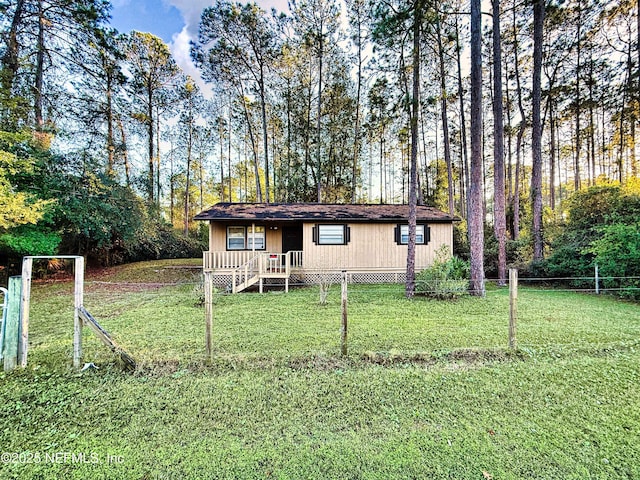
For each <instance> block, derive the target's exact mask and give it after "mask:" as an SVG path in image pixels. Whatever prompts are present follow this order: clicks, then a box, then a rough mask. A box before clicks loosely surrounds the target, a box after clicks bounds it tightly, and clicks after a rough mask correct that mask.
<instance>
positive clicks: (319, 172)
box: [316, 23, 324, 203]
mask: <svg viewBox="0 0 640 480" xmlns="http://www.w3.org/2000/svg"><path fill="white" fill-rule="evenodd" d="M322 35H323V28H322V23H321V24H320V38H319V53H318V125H317V133H316V135H317V141H318V145H316V149H317V152H316V155H317V156H318V158H317V159H316V165H317V166H316V170H317V178H316V191H317V192H316V193H317V195H318V198H317V200H318V203H322V156H321V153H322V141H321V140H322V138H321V133H322V61H323V56H324V51H323V48H324V44H323V37H322Z"/></svg>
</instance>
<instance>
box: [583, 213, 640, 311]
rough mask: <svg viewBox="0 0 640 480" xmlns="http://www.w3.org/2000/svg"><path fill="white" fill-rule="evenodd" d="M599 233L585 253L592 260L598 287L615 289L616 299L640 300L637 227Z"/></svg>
mask: <svg viewBox="0 0 640 480" xmlns="http://www.w3.org/2000/svg"><path fill="white" fill-rule="evenodd" d="M600 231H601V233H602V236H601V237H600V238H599V239H598V240H595V241H593V242H592V243H591V247H590V248H588V249H587V253H590V254H592V255H594V256H595V258H594V261H595V263H597V264H598V268H599V271H600V275H601V276H602V277H603V279H602V286H603V287H604V288H611V289H616V291H617V293H618V295H619V296H620V297H623V298H631V299H633V300H640V226H638V225H637V224H634V225H622V224H614V225H609V226H606V227H603V228H601V230H600ZM606 277H609V278H606Z"/></svg>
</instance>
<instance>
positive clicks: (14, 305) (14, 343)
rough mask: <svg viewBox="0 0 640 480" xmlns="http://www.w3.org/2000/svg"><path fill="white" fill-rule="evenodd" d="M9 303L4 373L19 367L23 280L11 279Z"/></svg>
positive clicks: (4, 346) (5, 327)
mask: <svg viewBox="0 0 640 480" xmlns="http://www.w3.org/2000/svg"><path fill="white" fill-rule="evenodd" d="M8 287H9V288H8V291H9V293H8V295H9V303H8V305H7V317H6V324H5V325H4V329H5V330H4V345H3V347H2V348H3V349H4V352H3V354H4V355H3V356H4V371H5V372H8V371H10V370H13V369H14V368H16V366H17V365H18V347H19V343H20V302H21V296H22V280H21V278H20V277H9V285H8Z"/></svg>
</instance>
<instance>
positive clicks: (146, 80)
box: [126, 32, 179, 205]
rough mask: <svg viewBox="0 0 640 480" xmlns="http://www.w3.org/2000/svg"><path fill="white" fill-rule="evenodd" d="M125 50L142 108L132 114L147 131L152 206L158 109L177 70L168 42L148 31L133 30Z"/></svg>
mask: <svg viewBox="0 0 640 480" xmlns="http://www.w3.org/2000/svg"><path fill="white" fill-rule="evenodd" d="M126 52H127V59H128V61H129V64H130V67H131V76H132V81H131V87H132V91H133V92H132V93H134V95H135V96H136V97H137V99H138V103H139V105H140V107H141V111H139V112H137V113H136V114H135V115H136V118H137V119H138V120H139V121H140V122H141V123H142V124H143V125H144V126H145V127H146V130H147V155H148V170H147V181H146V186H145V187H146V188H145V189H146V194H147V200H148V202H149V205H153V204H154V201H155V199H156V195H155V193H156V189H155V188H154V186H155V183H156V182H155V179H156V176H155V173H154V171H155V164H156V161H155V160H156V149H155V146H156V141H157V139H156V126H157V122H158V121H159V118H158V113H157V112H158V108H159V106H160V105H161V102H162V100H163V98H164V97H163V96H162V92H163V89H165V88H167V87H169V86H170V85H171V82H172V81H173V80H174V79H175V78H176V76H177V75H178V72H179V69H178V66H177V64H176V63H175V60H174V59H173V57H172V56H171V52H170V51H169V48H168V47H167V45H166V44H165V43H164V42H162V40H160V39H159V38H158V37H156V36H154V35H151V34H150V33H141V32H132V33H131V34H130V35H129V39H128V44H127V49H126ZM165 101H166V98H165Z"/></svg>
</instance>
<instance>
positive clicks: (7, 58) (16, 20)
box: [0, 0, 24, 129]
mask: <svg viewBox="0 0 640 480" xmlns="http://www.w3.org/2000/svg"><path fill="white" fill-rule="evenodd" d="M23 14H24V0H18V1H17V2H16V9H15V11H14V12H13V19H12V20H11V27H10V29H9V33H8V34H7V46H6V50H5V52H4V55H3V57H2V66H3V69H4V72H3V75H0V81H1V85H2V90H3V92H4V95H6V96H7V99H8V98H10V97H11V96H12V94H13V83H14V81H15V79H16V77H17V75H18V70H19V69H20V43H19V42H18V31H19V29H20V25H21V24H22V16H23ZM6 123H7V125H6V127H5V128H7V129H15V128H16V124H17V119H15V118H12V116H11V115H7V119H6Z"/></svg>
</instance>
